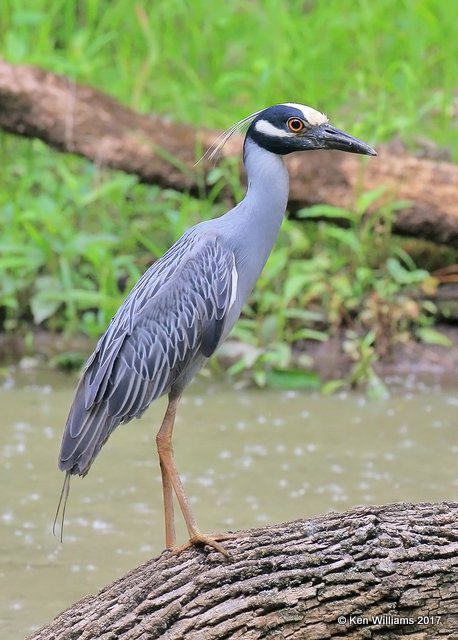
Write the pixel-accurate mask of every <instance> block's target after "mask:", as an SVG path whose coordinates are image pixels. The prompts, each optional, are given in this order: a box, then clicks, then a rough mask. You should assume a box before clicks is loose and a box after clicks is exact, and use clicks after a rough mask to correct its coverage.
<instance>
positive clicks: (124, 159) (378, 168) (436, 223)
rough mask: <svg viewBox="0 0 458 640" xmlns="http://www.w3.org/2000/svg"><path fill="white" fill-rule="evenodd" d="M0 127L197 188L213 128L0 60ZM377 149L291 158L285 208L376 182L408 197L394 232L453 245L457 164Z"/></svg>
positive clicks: (345, 202)
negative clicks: (366, 154) (367, 156)
mask: <svg viewBox="0 0 458 640" xmlns="http://www.w3.org/2000/svg"><path fill="white" fill-rule="evenodd" d="M0 127H2V128H3V129H5V130H6V131H9V132H11V133H15V134H18V135H21V136H27V137H36V138H40V139H41V140H43V141H44V142H46V143H47V144H49V145H50V146H52V147H53V148H55V149H58V150H59V151H65V152H71V153H75V154H78V155H81V156H84V157H86V158H89V159H90V160H92V161H93V162H95V163H97V164H98V165H103V166H107V167H111V168H113V169H120V170H122V171H126V172H128V173H134V174H136V175H138V176H139V178H140V180H141V181H143V182H146V183H154V184H158V185H160V186H162V187H171V188H173V189H177V190H190V191H192V192H195V193H198V190H199V184H202V181H205V174H206V172H207V171H208V168H209V167H208V165H207V166H205V164H204V163H203V164H202V165H199V167H198V171H197V170H196V168H195V167H194V163H195V161H196V158H197V157H198V156H199V154H200V152H201V150H202V149H206V148H207V147H209V146H210V144H211V143H212V142H213V141H214V139H215V135H216V134H215V132H214V131H209V130H199V131H196V130H195V129H193V128H192V127H190V126H187V125H184V124H180V123H176V122H171V121H170V120H168V119H167V118H163V117H159V116H155V115H144V114H140V113H137V112H135V111H133V110H132V109H129V108H127V107H124V106H122V105H121V104H120V103H119V102H117V101H116V100H115V99H113V98H111V97H110V96H108V95H106V94H104V93H102V92H100V91H97V90H96V89H92V88H89V87H85V86H81V85H78V84H76V83H75V82H73V81H72V80H70V79H69V78H66V77H64V76H60V75H56V74H54V73H51V72H48V71H45V70H43V69H39V68H36V67H31V66H25V65H12V64H8V63H7V62H5V61H1V60H0ZM240 150H241V138H240V137H236V138H233V139H232V140H231V141H230V142H229V143H228V144H227V145H226V147H225V148H224V151H223V156H226V157H227V156H234V155H240ZM379 151H380V155H379V157H378V158H377V159H376V160H372V161H371V162H369V163H365V162H364V161H361V159H360V158H358V157H355V156H352V155H350V154H344V153H339V152H329V151H326V152H315V153H313V154H301V155H300V156H299V155H297V156H296V157H294V156H293V157H290V158H289V159H288V164H289V168H290V175H291V193H290V209H292V210H293V211H294V210H297V209H299V208H301V207H305V206H309V205H311V204H315V203H328V204H331V205H335V206H341V207H351V206H352V205H353V204H354V200H355V196H356V194H357V193H360V192H363V191H367V190H372V189H378V188H380V187H383V188H384V189H385V193H384V199H385V200H388V201H390V200H391V201H392V200H408V201H410V202H411V204H410V205H409V206H408V207H407V208H404V209H402V210H401V211H399V212H398V213H397V215H396V219H395V223H394V231H395V232H397V233H400V234H404V235H411V236H416V237H421V238H425V239H427V240H432V241H435V242H439V243H445V244H450V245H454V246H458V206H457V201H458V166H456V165H453V164H449V163H446V162H436V161H433V160H426V159H422V158H415V157H410V156H405V155H404V156H402V155H401V156H400V155H399V154H395V153H392V152H391V151H389V150H388V149H384V148H383V147H381V148H380V150H379ZM202 172H203V174H204V175H203V176H202Z"/></svg>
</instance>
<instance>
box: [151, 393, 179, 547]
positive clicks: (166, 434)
mask: <svg viewBox="0 0 458 640" xmlns="http://www.w3.org/2000/svg"><path fill="white" fill-rule="evenodd" d="M178 401H179V398H177V399H176V400H169V403H168V405H167V410H166V412H165V416H164V419H163V420H162V424H161V428H160V429H159V431H158V434H157V436H156V445H157V452H158V454H159V464H160V466H161V476H162V494H163V497H164V519H165V546H166V547H175V545H176V535H175V517H174V512H173V485H172V482H171V480H170V476H169V474H168V473H167V468H166V465H165V463H164V462H163V459H164V454H165V451H166V450H168V451H169V453H170V455H172V457H173V448H172V432H173V425H174V423H175V415H176V410H177V406H178Z"/></svg>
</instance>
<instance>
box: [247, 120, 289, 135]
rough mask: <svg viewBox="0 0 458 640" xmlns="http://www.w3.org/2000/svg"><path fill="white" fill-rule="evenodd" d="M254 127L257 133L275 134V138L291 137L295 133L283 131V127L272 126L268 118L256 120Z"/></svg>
mask: <svg viewBox="0 0 458 640" xmlns="http://www.w3.org/2000/svg"><path fill="white" fill-rule="evenodd" d="M254 128H255V129H256V131H258V132H259V133H264V134H265V135H267V136H275V137H276V138H292V137H293V136H294V135H295V134H294V133H292V132H290V131H284V130H283V129H279V128H278V127H274V125H273V124H272V123H271V122H269V121H268V120H258V121H257V123H256V124H255V125H254Z"/></svg>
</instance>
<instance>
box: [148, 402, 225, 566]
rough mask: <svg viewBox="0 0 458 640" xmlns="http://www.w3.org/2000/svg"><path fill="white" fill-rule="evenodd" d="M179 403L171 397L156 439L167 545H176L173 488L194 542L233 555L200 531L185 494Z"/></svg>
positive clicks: (191, 541)
mask: <svg viewBox="0 0 458 640" xmlns="http://www.w3.org/2000/svg"><path fill="white" fill-rule="evenodd" d="M179 400H180V397H179V396H178V397H177V398H171V397H169V404H168V405H167V411H166V412H165V416H164V420H163V421H162V425H161V428H160V429H159V431H158V434H157V436H156V443H157V451H158V454H159V461H160V465H161V473H162V489H163V494H164V513H165V535H166V545H167V547H170V546H172V547H174V546H175V526H174V519H173V501H172V487H173V491H174V492H175V495H176V497H177V500H178V504H179V505H180V509H181V513H182V514H183V518H184V521H185V523H186V527H187V529H188V533H189V540H190V543H191V544H208V545H209V546H211V547H213V548H214V549H216V550H217V551H219V552H220V553H222V554H223V555H225V556H229V554H228V552H227V551H226V549H225V548H224V547H223V546H222V545H221V544H218V542H217V541H216V540H215V538H214V537H212V536H206V535H204V534H203V533H201V532H200V530H199V527H198V526H197V522H196V519H195V517H194V514H193V513H192V511H191V507H190V506H189V501H188V498H187V496H186V494H185V491H184V487H183V484H182V482H181V479H180V476H179V474H178V470H177V468H176V464H175V459H174V456H173V446H172V432H173V425H174V422H175V415H176V410H177V406H178V403H179ZM217 537H218V538H220V539H221V538H225V537H226V536H217ZM227 537H232V536H227ZM187 546H189V545H184V547H183V549H184V548H186V547H187Z"/></svg>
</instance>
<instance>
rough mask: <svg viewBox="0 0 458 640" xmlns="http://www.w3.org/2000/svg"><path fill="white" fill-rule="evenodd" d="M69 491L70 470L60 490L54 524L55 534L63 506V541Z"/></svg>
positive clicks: (61, 536)
mask: <svg viewBox="0 0 458 640" xmlns="http://www.w3.org/2000/svg"><path fill="white" fill-rule="evenodd" d="M69 493H70V471H67V473H66V474H65V478H64V484H63V485H62V489H61V492H60V497H59V503H58V505H57V509H56V515H55V516H54V522H53V525H52V532H53V535H56V524H57V520H58V518H59V513H60V511H61V507H62V517H61V519H60V541H61V542H63V539H64V523H65V510H66V508H67V500H68V495H69Z"/></svg>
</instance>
